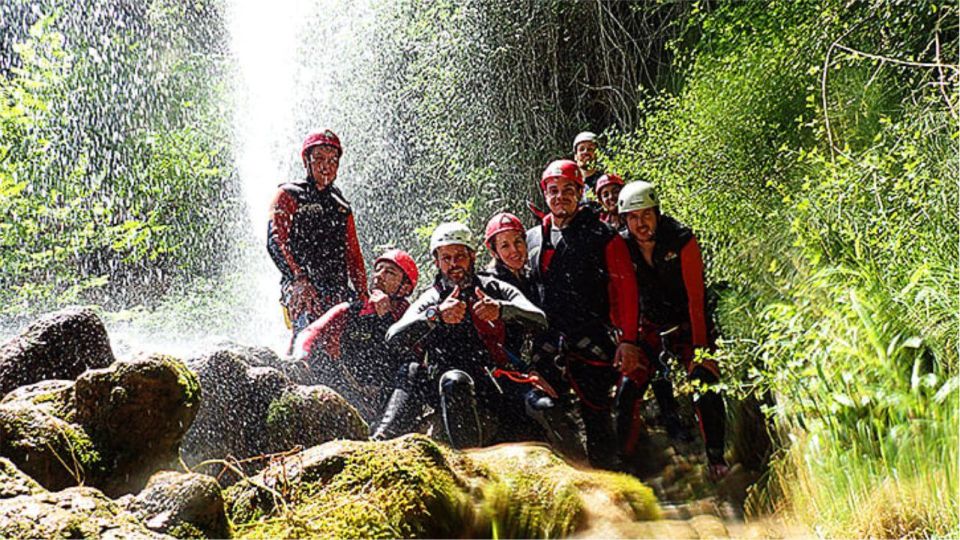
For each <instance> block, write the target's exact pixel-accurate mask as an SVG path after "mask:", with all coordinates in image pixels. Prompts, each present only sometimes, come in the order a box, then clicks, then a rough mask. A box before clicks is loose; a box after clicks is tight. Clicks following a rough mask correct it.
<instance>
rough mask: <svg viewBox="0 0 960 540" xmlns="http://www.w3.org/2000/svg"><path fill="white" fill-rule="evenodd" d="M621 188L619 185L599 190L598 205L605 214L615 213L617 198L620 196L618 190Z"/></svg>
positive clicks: (611, 185)
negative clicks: (600, 205)
mask: <svg viewBox="0 0 960 540" xmlns="http://www.w3.org/2000/svg"><path fill="white" fill-rule="evenodd" d="M622 188H623V186H621V185H619V184H610V185H608V186H605V187H604V188H603V189H601V190H600V204H602V205H603V209H604V210H606V211H607V212H616V211H617V197H619V196H620V190H621V189H622Z"/></svg>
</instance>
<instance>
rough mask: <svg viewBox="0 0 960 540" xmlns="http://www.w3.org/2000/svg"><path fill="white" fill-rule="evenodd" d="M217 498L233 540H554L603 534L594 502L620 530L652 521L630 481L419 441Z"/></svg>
mask: <svg viewBox="0 0 960 540" xmlns="http://www.w3.org/2000/svg"><path fill="white" fill-rule="evenodd" d="M225 497H226V500H227V512H228V514H229V515H230V517H231V519H232V520H233V523H234V526H235V529H236V532H237V535H238V536H239V537H253V538H263V537H267V538H291V537H322V538H327V537H335V538H357V537H363V538H380V537H397V538H454V537H455V538H471V537H472V538H490V537H493V536H499V537H505V538H555V537H563V536H568V535H570V534H572V533H575V532H577V531H586V530H588V529H593V530H596V531H603V530H610V529H604V528H602V527H600V528H598V524H597V523H591V513H590V511H589V510H588V507H589V506H591V505H592V504H593V501H597V500H602V501H603V504H604V505H606V506H607V507H609V508H611V509H613V510H615V511H616V512H615V515H616V519H620V520H623V521H627V522H629V523H636V522H639V521H644V520H650V519H656V518H658V517H659V509H658V506H657V503H656V498H655V497H654V495H653V492H652V491H651V490H650V489H649V488H647V487H646V486H644V485H643V484H642V483H641V482H640V481H639V480H637V479H636V478H634V477H632V476H629V475H625V474H619V473H611V472H603V471H581V470H578V469H575V468H573V467H571V466H569V465H568V464H567V463H566V462H564V461H563V460H562V459H560V458H559V457H557V455H556V454H554V453H553V451H551V450H550V449H549V448H547V447H546V446H542V445H533V444H527V445H502V446H498V447H495V448H491V449H485V450H478V451H472V452H470V453H466V454H462V453H458V452H455V451H452V450H449V449H447V448H446V447H443V446H440V445H438V444H437V443H435V442H434V441H432V440H430V439H429V438H427V437H425V436H423V435H407V436H404V437H401V438H398V439H394V440H391V441H386V442H357V441H334V442H329V443H326V444H324V445H321V446H317V447H313V448H310V449H307V450H305V451H303V452H301V453H298V454H294V455H289V456H285V457H284V458H283V459H281V460H277V461H276V462H275V463H274V464H272V465H271V466H270V467H269V468H267V469H265V470H264V471H262V472H261V473H259V474H258V475H256V476H254V477H251V478H248V479H245V480H243V481H241V482H239V483H237V484H235V485H234V486H232V487H230V488H228V489H227V491H226V494H225ZM280 515H282V516H283V519H277V517H278V516H280ZM597 519H601V517H597ZM603 519H605V518H603Z"/></svg>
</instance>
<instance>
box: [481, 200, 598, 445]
mask: <svg viewBox="0 0 960 540" xmlns="http://www.w3.org/2000/svg"><path fill="white" fill-rule="evenodd" d="M526 234H527V230H526V228H525V227H524V226H523V223H521V222H520V218H518V217H517V216H515V215H513V214H510V213H506V212H503V213H499V214H496V215H494V216H493V217H491V218H490V220H489V221H487V227H486V231H485V233H484V243H485V244H486V246H487V249H488V250H489V251H490V254H491V255H493V261H492V263H491V265H490V266H489V267H488V268H487V270H486V272H485V273H486V274H488V275H491V276H493V277H495V278H497V279H499V280H501V281H503V282H505V283H509V284H510V285H513V286H514V287H516V288H517V289H518V290H519V291H520V292H522V293H523V295H524V296H526V297H527V298H528V299H530V300H531V301H535V299H536V289H535V288H534V284H533V282H532V281H531V280H530V267H529V265H528V259H527V237H526ZM533 338H534V336H533V335H532V333H531V332H529V331H527V330H526V329H525V328H524V327H522V326H520V325H515V324H508V325H507V328H506V336H505V339H504V344H503V349H504V350H505V351H506V353H507V354H508V355H509V356H510V358H511V361H512V363H513V367H514V369H513V370H511V373H510V375H511V376H512V377H513V380H523V379H525V378H528V376H529V375H530V374H533V375H536V376H537V377H540V378H541V379H543V380H546V378H545V376H544V375H542V373H547V372H549V366H547V367H548V369H547V370H544V369H543V367H541V366H538V365H535V364H532V358H531V354H530V346H529V345H530V343H531V342H532V341H533ZM501 371H502V370H501ZM548 384H549V383H548ZM528 391H529V395H528V396H527V402H528V403H529V404H530V405H529V406H528V407H527V414H528V415H530V416H533V417H534V418H535V419H536V420H537V425H531V424H529V423H524V422H515V423H514V425H515V429H514V433H513V434H512V435H513V438H514V440H530V439H531V438H536V439H538V440H543V437H544V436H546V440H548V441H549V442H550V443H551V445H552V446H553V447H554V449H556V450H557V451H558V452H560V453H561V454H563V455H565V456H567V457H568V458H570V459H573V460H574V461H581V462H582V461H584V460H585V457H586V456H585V455H584V450H583V445H582V443H581V442H580V437H579V435H578V434H577V427H576V425H575V423H574V421H573V419H572V418H571V417H570V416H569V415H568V414H566V411H565V410H564V409H563V406H562V403H561V402H560V399H559V396H558V395H550V394H549V393H547V392H545V391H543V390H541V389H538V388H532V389H528ZM551 391H553V392H555V391H554V390H553V389H552V387H551ZM525 428H534V431H531V430H530V429H525Z"/></svg>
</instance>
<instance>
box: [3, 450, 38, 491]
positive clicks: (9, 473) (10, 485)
mask: <svg viewBox="0 0 960 540" xmlns="http://www.w3.org/2000/svg"><path fill="white" fill-rule="evenodd" d="M44 491H46V490H44V489H43V487H41V486H40V484H38V483H37V481H36V480H34V479H33V478H30V477H29V476H27V475H26V474H24V473H23V471H21V470H20V469H18V468H17V466H16V465H14V464H13V462H12V461H10V460H9V459H6V458H0V499H9V498H11V497H17V496H20V495H37V494H38V493H43V492H44Z"/></svg>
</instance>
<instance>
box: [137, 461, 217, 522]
mask: <svg viewBox="0 0 960 540" xmlns="http://www.w3.org/2000/svg"><path fill="white" fill-rule="evenodd" d="M125 506H126V508H127V510H128V511H129V512H131V513H132V514H133V515H135V516H136V517H138V518H139V519H141V520H142V521H143V522H144V524H146V526H147V527H148V528H149V529H151V530H154V531H156V532H161V533H165V534H169V535H171V536H175V537H177V538H227V537H229V536H230V526H229V524H228V522H227V516H226V513H225V511H224V505H223V494H222V492H221V490H220V486H219V485H218V484H217V481H216V480H215V479H214V478H213V477H210V476H207V475H204V474H196V473H181V472H177V471H160V472H158V473H156V474H154V475H153V476H152V477H151V478H150V481H149V482H147V486H146V487H145V488H144V489H143V491H141V492H140V493H138V494H137V495H136V496H135V497H130V498H128V499H127V503H126V505H125Z"/></svg>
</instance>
